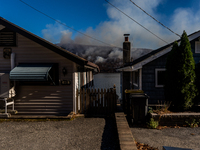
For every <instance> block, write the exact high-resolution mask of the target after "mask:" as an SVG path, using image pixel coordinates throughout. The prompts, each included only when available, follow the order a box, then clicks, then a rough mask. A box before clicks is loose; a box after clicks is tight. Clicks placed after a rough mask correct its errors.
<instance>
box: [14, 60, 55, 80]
mask: <svg viewBox="0 0 200 150" xmlns="http://www.w3.org/2000/svg"><path fill="white" fill-rule="evenodd" d="M52 66H53V64H27V63H26V64H19V65H18V66H17V67H15V68H14V69H13V70H11V71H10V80H14V81H47V80H48V77H49V71H50V70H51V68H52Z"/></svg>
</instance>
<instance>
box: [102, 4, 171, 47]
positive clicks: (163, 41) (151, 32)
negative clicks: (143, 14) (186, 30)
mask: <svg viewBox="0 0 200 150" xmlns="http://www.w3.org/2000/svg"><path fill="white" fill-rule="evenodd" d="M105 1H106V2H107V3H108V4H110V5H111V6H113V7H114V8H115V9H117V10H118V11H120V12H121V13H122V14H124V15H125V16H127V17H128V18H130V19H131V20H132V21H134V22H135V23H137V24H138V25H139V26H141V27H142V28H144V29H145V30H147V31H148V32H150V33H151V34H153V35H154V36H155V37H157V38H158V39H160V40H161V41H163V42H165V43H167V44H168V42H166V41H165V40H163V39H162V38H160V37H159V36H157V35H156V34H155V33H153V32H151V31H150V30H149V29H147V28H146V27H144V26H143V25H142V24H140V23H139V22H137V21H136V20H134V19H133V18H131V17H130V16H129V15H127V14H126V13H125V12H123V11H122V10H120V9H119V8H117V7H116V6H114V5H113V4H111V3H110V2H108V1H107V0H105Z"/></svg>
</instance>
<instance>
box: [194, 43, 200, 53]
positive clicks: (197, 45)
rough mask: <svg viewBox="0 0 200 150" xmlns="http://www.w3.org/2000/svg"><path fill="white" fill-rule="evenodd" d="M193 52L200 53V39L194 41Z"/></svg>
mask: <svg viewBox="0 0 200 150" xmlns="http://www.w3.org/2000/svg"><path fill="white" fill-rule="evenodd" d="M195 53H200V41H196V42H195Z"/></svg>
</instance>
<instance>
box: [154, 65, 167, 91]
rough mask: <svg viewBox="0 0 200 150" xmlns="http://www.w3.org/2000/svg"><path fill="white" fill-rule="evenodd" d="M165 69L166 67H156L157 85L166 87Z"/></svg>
mask: <svg viewBox="0 0 200 150" xmlns="http://www.w3.org/2000/svg"><path fill="white" fill-rule="evenodd" d="M165 71H166V69H165V68H157V69H155V87H164V82H165Z"/></svg>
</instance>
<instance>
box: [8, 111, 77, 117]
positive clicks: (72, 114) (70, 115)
mask: <svg viewBox="0 0 200 150" xmlns="http://www.w3.org/2000/svg"><path fill="white" fill-rule="evenodd" d="M73 117H74V113H73V112H70V113H69V114H68V115H67V116H50V115H49V116H42V115H41V116H28V115H17V114H16V115H11V116H10V117H8V118H7V119H72V118H73Z"/></svg>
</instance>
